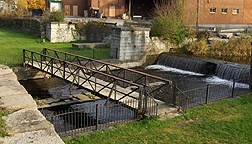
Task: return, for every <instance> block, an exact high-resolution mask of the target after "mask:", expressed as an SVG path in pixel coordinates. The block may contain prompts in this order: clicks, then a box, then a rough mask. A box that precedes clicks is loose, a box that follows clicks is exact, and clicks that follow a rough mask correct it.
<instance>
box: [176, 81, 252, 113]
mask: <svg viewBox="0 0 252 144" xmlns="http://www.w3.org/2000/svg"><path fill="white" fill-rule="evenodd" d="M249 80H250V78H247V79H241V80H233V81H229V82H224V83H218V84H208V85H207V86H205V87H201V88H196V89H191V90H187V91H183V92H182V91H180V90H177V91H176V94H175V97H176V98H177V101H176V103H177V105H178V106H180V107H181V108H182V109H187V108H188V107H193V106H195V105H199V104H208V103H211V102H214V101H217V100H220V99H223V98H234V97H235V96H236V95H240V94H245V93H247V92H249V85H248V84H246V83H243V82H244V81H249Z"/></svg>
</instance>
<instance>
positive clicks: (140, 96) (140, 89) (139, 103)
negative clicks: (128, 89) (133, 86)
mask: <svg viewBox="0 0 252 144" xmlns="http://www.w3.org/2000/svg"><path fill="white" fill-rule="evenodd" d="M142 91H143V90H142V87H139V101H138V110H140V109H142V97H143V96H142Z"/></svg>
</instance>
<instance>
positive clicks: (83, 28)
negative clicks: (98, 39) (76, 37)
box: [75, 21, 112, 35]
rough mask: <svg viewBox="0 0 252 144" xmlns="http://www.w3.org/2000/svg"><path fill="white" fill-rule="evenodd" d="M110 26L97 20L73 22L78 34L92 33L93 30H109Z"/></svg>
mask: <svg viewBox="0 0 252 144" xmlns="http://www.w3.org/2000/svg"><path fill="white" fill-rule="evenodd" d="M111 27H112V26H110V25H105V24H104V23H103V22H100V21H97V23H94V22H88V23H83V22H78V23H77V24H75V31H76V32H77V33H79V34H80V35H83V34H84V33H86V32H89V33H92V32H93V31H95V30H110V29H111Z"/></svg>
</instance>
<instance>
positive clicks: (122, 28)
mask: <svg viewBox="0 0 252 144" xmlns="http://www.w3.org/2000/svg"><path fill="white" fill-rule="evenodd" d="M112 29H120V30H121V31H131V30H132V29H131V28H130V27H112ZM150 30H151V28H144V27H135V31H150Z"/></svg>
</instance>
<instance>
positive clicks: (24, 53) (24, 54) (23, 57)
mask: <svg viewBox="0 0 252 144" xmlns="http://www.w3.org/2000/svg"><path fill="white" fill-rule="evenodd" d="M23 67H25V49H23Z"/></svg>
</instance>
